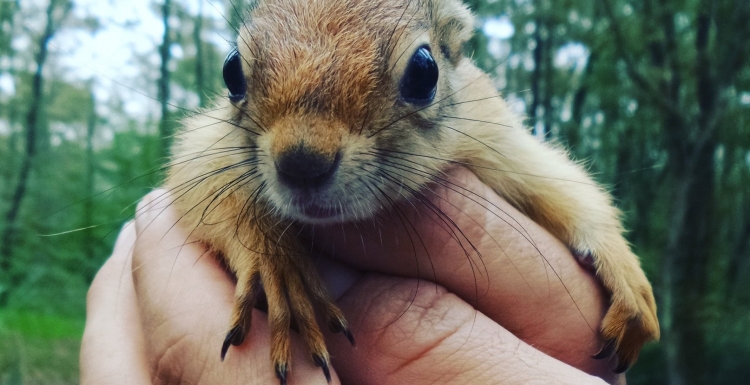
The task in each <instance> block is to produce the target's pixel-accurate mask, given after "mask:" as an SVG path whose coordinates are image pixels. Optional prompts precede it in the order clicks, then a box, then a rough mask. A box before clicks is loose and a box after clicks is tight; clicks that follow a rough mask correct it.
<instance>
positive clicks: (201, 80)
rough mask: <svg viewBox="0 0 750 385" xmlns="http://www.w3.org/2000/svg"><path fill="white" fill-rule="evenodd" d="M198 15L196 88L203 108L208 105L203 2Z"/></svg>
mask: <svg viewBox="0 0 750 385" xmlns="http://www.w3.org/2000/svg"><path fill="white" fill-rule="evenodd" d="M198 4H199V5H198V7H199V8H198V16H196V17H195V25H194V29H193V40H195V90H196V92H198V98H199V99H198V100H199V103H200V107H201V108H205V107H206V106H207V105H208V97H207V95H206V92H207V91H208V90H207V89H206V84H205V83H206V80H205V68H204V67H205V66H204V64H203V61H204V60H205V58H204V51H203V39H202V38H201V32H202V31H203V2H202V1H201V2H199V3H198Z"/></svg>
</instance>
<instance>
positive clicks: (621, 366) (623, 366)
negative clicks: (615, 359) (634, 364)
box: [615, 362, 630, 374]
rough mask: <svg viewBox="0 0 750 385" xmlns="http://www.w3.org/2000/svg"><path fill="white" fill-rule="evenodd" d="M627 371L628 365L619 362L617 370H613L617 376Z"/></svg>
mask: <svg viewBox="0 0 750 385" xmlns="http://www.w3.org/2000/svg"><path fill="white" fill-rule="evenodd" d="M628 369H630V364H629V363H627V362H620V363H619V364H618V365H617V368H615V373H617V374H620V373H625V371H626V370H628Z"/></svg>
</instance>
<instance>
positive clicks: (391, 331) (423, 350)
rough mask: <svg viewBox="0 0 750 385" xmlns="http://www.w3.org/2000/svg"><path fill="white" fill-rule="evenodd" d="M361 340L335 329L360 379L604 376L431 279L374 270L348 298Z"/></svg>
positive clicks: (577, 379) (337, 351)
mask: <svg viewBox="0 0 750 385" xmlns="http://www.w3.org/2000/svg"><path fill="white" fill-rule="evenodd" d="M339 304H340V306H341V307H342V310H344V312H345V313H346V314H347V317H348V318H349V320H350V325H351V327H352V331H353V332H354V333H355V334H356V335H357V341H358V348H357V349H351V347H349V346H347V345H348V344H347V343H346V341H343V340H342V339H341V338H335V336H331V338H329V341H330V342H329V346H330V348H331V353H332V357H333V363H334V365H335V366H336V367H337V369H338V371H339V375H340V376H341V378H342V381H343V382H345V383H352V384H416V385H418V384H435V383H442V384H445V383H451V384H468V383H472V384H496V383H503V384H529V383H540V384H543V383H556V384H602V383H603V382H602V380H601V379H598V378H594V377H591V376H589V375H587V374H585V373H583V372H581V371H578V370H576V369H574V368H573V367H571V366H569V365H566V364H564V363H562V362H561V361H558V360H555V359H553V358H551V357H550V356H547V355H545V354H543V353H541V352H540V351H538V350H536V349H534V348H532V347H531V346H529V345H528V344H526V343H524V342H522V341H521V340H519V339H518V338H517V337H516V336H514V335H513V334H511V333H510V332H508V331H507V330H505V329H503V328H501V327H500V326H499V325H498V324H497V323H496V322H494V321H492V320H491V319H489V318H488V317H486V316H485V315H483V314H482V313H480V312H478V311H476V310H475V309H474V308H472V307H471V306H470V305H468V304H467V303H466V302H464V301H463V300H461V299H460V298H458V297H457V296H455V295H453V294H451V293H449V292H448V291H447V290H445V289H444V288H442V287H438V286H436V285H435V284H431V283H427V282H425V281H421V282H420V281H418V280H415V279H405V278H397V277H388V276H383V275H378V274H372V273H371V274H368V275H367V276H365V277H363V278H362V279H360V280H359V281H357V283H355V284H354V285H353V286H352V287H351V288H350V290H349V291H348V292H347V293H346V294H345V295H344V296H343V297H342V298H341V299H340V302H339Z"/></svg>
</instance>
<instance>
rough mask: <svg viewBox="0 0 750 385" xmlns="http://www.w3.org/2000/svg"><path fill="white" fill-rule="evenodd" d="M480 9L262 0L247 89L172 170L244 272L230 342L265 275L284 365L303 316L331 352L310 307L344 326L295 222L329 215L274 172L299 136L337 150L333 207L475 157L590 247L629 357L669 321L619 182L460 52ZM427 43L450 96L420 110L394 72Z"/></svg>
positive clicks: (573, 243) (209, 236)
mask: <svg viewBox="0 0 750 385" xmlns="http://www.w3.org/2000/svg"><path fill="white" fill-rule="evenodd" d="M472 23H473V20H472V18H471V15H470V13H469V12H468V11H467V10H466V8H465V7H464V6H463V5H462V4H460V3H459V2H458V1H457V0H425V1H413V2H409V3H407V2H402V1H396V0H380V1H373V0H347V1H341V2H340V1H336V2H334V1H331V0H311V1H308V0H275V1H263V0H261V1H260V3H259V4H258V6H257V7H256V8H255V9H254V10H253V12H252V14H251V16H250V18H249V19H248V21H247V22H246V23H245V26H244V27H243V29H242V30H241V34H240V38H239V41H238V49H239V52H240V54H241V56H242V58H243V71H244V74H245V76H246V79H247V83H248V93H247V96H246V97H245V99H243V100H242V101H240V102H238V103H237V104H232V103H230V102H229V101H227V100H222V101H219V102H218V107H219V108H218V109H215V110H213V111H211V112H206V113H204V114H201V115H198V116H196V117H193V118H190V119H188V120H187V121H186V122H185V129H184V131H183V132H182V133H180V135H179V140H178V141H177V142H176V143H175V145H174V148H173V161H174V162H173V163H174V166H173V167H171V169H170V172H169V175H168V179H167V186H168V187H169V188H171V189H173V191H174V192H175V194H176V195H177V200H176V202H175V204H176V205H177V207H178V209H179V210H180V211H181V212H182V213H183V214H184V216H183V218H182V221H183V222H184V223H185V224H186V225H187V226H190V228H193V229H194V230H193V232H194V235H195V236H196V237H197V238H198V239H200V240H203V241H204V242H206V243H207V244H209V245H210V246H211V248H212V249H213V250H214V251H216V252H217V253H219V254H220V255H222V256H223V257H224V259H225V260H226V262H227V264H228V266H229V267H230V269H231V270H232V271H233V272H234V273H235V274H236V276H237V279H238V285H237V294H236V299H237V306H236V308H235V313H234V315H233V317H232V320H231V329H232V330H235V331H236V332H235V334H234V335H232V334H231V333H230V336H229V337H228V341H229V342H231V343H232V344H235V345H238V344H240V343H242V340H243V338H244V335H245V333H246V332H247V330H248V327H249V325H250V319H249V317H250V312H248V311H247V309H249V308H250V307H252V306H253V304H254V302H255V300H256V297H257V295H258V291H259V290H260V285H259V282H262V287H263V289H264V290H265V293H266V296H267V298H268V305H269V323H270V325H271V327H272V331H271V333H272V338H273V344H272V351H271V355H272V359H273V361H274V363H275V364H276V367H277V372H278V373H279V375H280V377H283V375H284V374H285V373H286V370H288V368H289V359H290V352H289V326H290V323H291V317H292V316H294V319H295V320H296V321H297V324H298V326H299V328H300V331H301V332H302V336H303V338H304V339H305V341H306V343H307V345H308V347H309V349H310V352H311V354H312V355H313V357H314V358H315V359H317V360H318V361H316V362H323V363H324V364H325V365H327V363H328V360H329V358H328V353H327V351H326V349H325V344H324V341H323V337H322V334H321V333H320V330H319V329H318V326H317V323H316V321H315V309H317V310H318V311H319V312H321V313H322V314H321V315H322V316H323V317H324V318H325V320H326V322H328V323H329V326H330V327H332V329H334V330H338V331H342V330H344V331H345V330H346V327H347V326H346V321H345V320H344V317H343V315H342V314H341V312H340V311H339V310H338V308H337V307H336V306H335V305H334V304H333V303H332V302H331V301H330V299H329V297H328V295H327V293H326V291H325V288H324V286H323V285H322V284H321V282H320V278H319V277H318V276H317V275H316V274H315V273H314V269H313V268H312V266H311V263H310V261H309V260H308V258H307V257H306V256H305V255H304V253H303V252H302V250H303V249H302V248H301V245H299V244H298V243H297V241H296V240H295V237H294V236H290V234H288V233H289V228H290V226H291V225H292V222H293V221H298V222H302V223H320V222H321V221H320V220H317V219H315V218H309V217H305V215H304V214H301V213H300V212H299V207H298V206H297V203H295V202H296V200H299V199H298V198H299V197H297V196H295V195H294V193H293V192H290V191H289V189H287V188H285V187H284V186H283V185H282V184H281V183H279V181H278V178H277V175H276V171H275V168H274V162H275V159H276V158H277V157H278V156H280V154H283V153H284V152H285V151H287V150H289V149H291V148H293V147H295V146H298V145H300V144H304V145H305V146H307V147H308V148H310V149H313V151H315V152H316V153H318V154H320V155H321V156H323V157H325V158H327V159H331V158H332V157H334V156H335V154H336V153H337V152H338V153H339V154H340V156H341V163H340V168H339V170H338V171H337V174H336V179H335V183H334V185H333V186H332V187H330V188H329V189H328V190H329V191H327V192H323V193H315V195H313V196H312V198H311V199H316V200H318V201H319V202H321V203H320V204H321V205H323V206H325V207H326V208H328V209H331V210H334V211H336V213H337V214H336V217H335V219H334V220H335V221H338V222H342V221H350V220H357V219H363V218H370V217H372V216H373V215H374V214H375V213H376V212H377V211H379V210H380V209H381V203H382V202H379V200H378V199H377V198H378V196H377V195H375V194H374V193H373V192H372V188H373V187H372V186H376V188H377V189H378V190H379V191H380V192H382V194H383V195H387V196H388V197H389V199H392V200H394V201H399V200H403V199H404V190H403V189H401V188H400V187H401V186H406V188H407V190H408V189H413V190H420V189H421V188H423V187H424V186H425V185H426V184H428V183H429V182H430V181H431V178H430V175H434V174H436V170H444V169H446V168H447V167H448V166H450V164H451V162H450V161H451V160H453V161H458V162H463V163H465V164H468V165H469V167H470V168H471V169H472V170H473V171H474V172H475V173H476V174H477V176H478V177H479V178H480V179H481V180H482V181H483V182H484V183H486V184H487V185H489V186H490V187H492V188H493V189H494V190H495V191H496V192H497V193H498V194H500V195H502V196H503V197H505V198H506V199H507V200H508V201H510V202H511V203H512V204H513V205H515V206H516V207H518V208H519V209H520V210H522V211H523V212H524V213H526V214H527V215H529V216H530V217H531V218H532V219H534V220H535V221H537V222H538V223H540V224H541V225H543V226H544V227H546V228H547V229H548V230H549V231H550V232H552V233H553V234H554V235H555V236H557V237H558V238H559V239H561V240H562V241H564V242H565V243H566V244H567V245H568V246H569V247H571V249H573V250H575V251H576V252H579V253H582V254H587V253H588V254H591V255H592V256H593V258H594V262H595V267H596V271H597V275H598V276H599V278H600V279H601V280H602V282H603V283H604V286H605V287H606V288H607V289H608V290H609V291H610V293H611V306H610V309H609V311H608V313H607V314H606V316H605V319H604V322H603V324H602V329H601V332H602V335H603V337H604V338H605V339H606V340H608V341H612V342H613V346H614V347H615V349H616V350H615V352H616V355H617V357H618V358H619V360H620V363H621V366H623V367H624V366H627V365H630V364H632V363H633V362H634V361H635V359H636V358H637V356H638V352H639V351H640V348H641V346H642V345H643V344H644V343H645V342H646V341H648V340H651V339H656V338H658V337H659V326H658V321H657V319H656V307H655V303H654V298H653V295H652V291H651V286H650V285H649V283H648V281H647V280H646V277H645V275H644V274H643V272H642V270H641V268H640V266H639V263H638V259H637V257H636V256H635V255H633V254H632V252H631V251H630V248H629V246H628V244H627V242H626V241H625V239H624V238H623V236H622V233H623V229H622V227H621V225H620V221H619V213H618V211H617V209H615V208H614V207H613V206H612V203H611V199H610V197H609V196H608V194H607V193H606V192H605V191H604V190H603V189H601V188H600V187H598V186H597V185H596V184H595V183H594V182H593V181H592V180H591V179H590V178H589V177H588V176H587V174H586V173H585V172H584V170H583V169H582V168H581V167H580V166H579V165H577V164H575V163H573V162H571V161H570V160H569V159H568V158H567V156H566V155H565V153H563V152H562V151H559V150H557V149H555V148H552V147H550V146H549V145H547V144H544V143H540V142H538V141H537V140H536V139H535V138H533V137H532V136H531V135H529V133H528V132H527V130H526V129H525V128H524V127H523V125H522V123H521V120H520V118H519V117H517V116H515V115H514V114H513V113H512V112H511V111H510V110H509V109H508V107H507V105H506V104H505V103H504V102H503V101H502V99H501V98H499V97H497V96H498V94H497V91H496V90H495V89H494V87H493V86H492V82H491V81H490V79H489V78H488V77H487V76H486V75H484V74H483V73H482V72H481V71H480V70H478V69H477V68H476V67H475V66H474V65H473V64H472V63H471V62H470V61H469V60H467V59H465V58H462V57H461V47H462V45H463V44H464V42H465V41H466V40H467V39H468V38H469V37H470V35H471V32H472V30H473V27H472ZM422 44H429V45H430V47H431V48H432V49H431V51H432V54H433V56H434V57H435V60H436V61H437V62H438V65H439V68H440V80H439V84H438V88H437V95H436V97H435V101H439V102H437V103H435V104H434V105H432V106H429V107H427V108H424V109H419V110H418V109H416V108H415V107H413V106H410V105H408V104H406V103H403V102H400V99H399V91H398V84H399V79H400V77H401V74H402V73H403V71H404V69H405V66H406V63H407V62H408V60H409V58H410V56H411V54H412V52H413V51H414V50H415V49H416V48H417V47H419V46H420V45H422ZM466 118H470V119H471V120H466ZM482 121H485V122H496V123H497V124H492V123H483V122H482ZM383 151H401V153H400V155H399V162H403V163H406V162H408V164H409V165H410V166H411V167H414V168H415V171H414V172H411V173H410V174H409V177H408V178H400V180H398V181H397V182H398V183H396V182H394V181H393V180H391V181H389V180H387V178H383V177H382V168H383V167H387V166H384V165H383V162H378V161H379V156H382V154H383ZM410 154H411V155H410ZM419 154H425V155H427V154H429V155H430V157H429V158H426V157H421V156H419ZM219 170H221V172H219ZM386 171H387V172H390V174H389V175H391V176H392V178H398V175H401V174H399V173H397V172H394V171H393V169H389V170H386ZM379 172H381V174H379ZM378 175H380V177H379V178H378ZM545 176H548V177H545ZM368 190H369V191H368ZM328 222H330V220H329V221H328ZM230 337H231V338H230ZM321 360H322V361H321Z"/></svg>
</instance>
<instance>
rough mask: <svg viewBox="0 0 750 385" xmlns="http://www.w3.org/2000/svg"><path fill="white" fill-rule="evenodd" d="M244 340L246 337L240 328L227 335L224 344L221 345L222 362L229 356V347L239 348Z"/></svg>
mask: <svg viewBox="0 0 750 385" xmlns="http://www.w3.org/2000/svg"><path fill="white" fill-rule="evenodd" d="M244 339H245V336H244V335H242V329H241V328H240V327H239V326H235V327H234V328H232V330H230V331H229V333H227V336H226V338H224V343H223V344H222V345H221V360H222V361H224V357H225V356H226V355H227V350H229V345H234V346H239V345H241V344H242V341H243V340H244Z"/></svg>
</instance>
